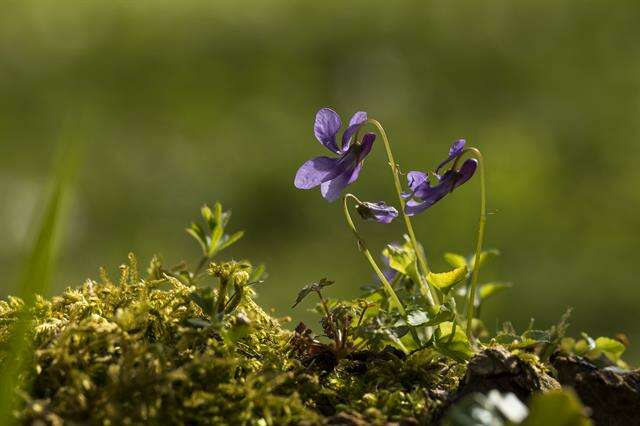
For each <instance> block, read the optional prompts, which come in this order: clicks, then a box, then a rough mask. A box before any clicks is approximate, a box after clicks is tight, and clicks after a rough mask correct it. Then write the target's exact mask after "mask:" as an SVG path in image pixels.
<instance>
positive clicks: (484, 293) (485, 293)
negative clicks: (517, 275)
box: [478, 282, 513, 301]
mask: <svg viewBox="0 0 640 426" xmlns="http://www.w3.org/2000/svg"><path fill="white" fill-rule="evenodd" d="M511 287H513V284H511V283H497V282H496V283H487V284H482V286H481V287H480V291H479V292H478V293H479V295H480V300H482V301H484V300H485V299H488V298H489V297H491V296H495V295H496V294H498V293H501V292H503V291H504V290H506V289H508V288H511Z"/></svg>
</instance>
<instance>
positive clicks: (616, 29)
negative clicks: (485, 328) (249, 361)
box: [0, 0, 640, 364]
mask: <svg viewBox="0 0 640 426" xmlns="http://www.w3.org/2000/svg"><path fill="white" fill-rule="evenodd" d="M2 9H3V12H2V14H0V200H1V203H0V271H1V273H2V282H3V287H2V293H4V294H7V293H10V292H11V290H12V285H13V284H14V283H15V282H16V280H17V277H18V276H19V274H20V265H21V260H22V257H23V255H24V253H25V248H26V247H28V242H29V237H30V235H31V234H32V232H31V230H30V226H31V223H32V217H33V215H34V213H36V212H37V207H38V205H39V201H38V200H39V199H40V198H41V196H42V191H43V188H45V187H46V184H47V178H48V176H49V174H50V171H51V163H52V158H53V157H54V154H55V151H56V145H57V144H58V142H59V141H60V140H64V139H65V138H76V139H78V140H81V142H82V145H83V149H82V158H81V160H80V162H79V168H78V170H77V173H76V179H75V183H74V186H73V190H72V194H71V200H70V204H69V208H68V209H67V215H66V218H67V219H66V221H65V226H64V229H63V230H64V240H63V244H62V246H61V248H60V254H59V260H58V266H57V273H56V276H55V280H54V281H55V287H56V289H55V290H56V291H58V290H60V289H61V288H63V287H65V286H68V285H78V284H80V283H81V282H82V281H83V280H84V279H85V278H87V277H96V276H97V268H98V267H99V266H100V265H105V266H106V267H107V268H109V270H110V271H112V274H115V271H116V270H117V266H118V265H119V264H120V263H121V262H123V261H124V260H125V259H126V255H127V253H128V252H129V251H134V252H135V253H137V254H138V256H139V258H140V259H141V261H144V262H146V261H148V260H149V259H150V257H151V255H152V254H154V253H160V254H162V255H163V257H164V259H165V261H166V262H167V263H174V262H175V263H177V262H178V261H180V260H182V259H185V260H188V261H192V262H193V261H195V259H196V258H197V255H198V249H197V246H196V245H195V243H194V242H192V241H190V239H189V238H188V237H187V236H186V234H185V233H184V231H183V228H184V227H185V226H186V225H187V224H188V223H189V222H190V221H191V220H192V219H194V218H196V215H197V213H198V208H199V207H200V205H202V204H203V203H205V202H213V201H215V200H220V201H222V202H223V204H224V205H225V206H226V207H229V208H232V209H233V219H232V221H231V229H232V230H234V229H240V228H242V229H245V230H246V232H247V234H246V237H245V238H244V239H243V240H242V241H241V242H240V243H238V244H237V245H236V246H235V247H234V248H233V249H232V250H230V251H229V252H228V253H226V254H225V256H226V257H235V258H249V259H251V260H253V261H255V262H265V263H266V264H267V266H268V270H269V273H270V278H269V280H268V282H267V283H265V284H264V285H263V287H262V288H261V289H260V300H261V303H262V304H264V305H265V306H267V307H271V308H274V309H275V312H276V315H279V316H284V315H292V316H293V317H294V319H295V320H299V319H305V320H310V318H311V317H310V315H309V314H308V313H307V312H306V311H305V309H306V308H309V307H310V305H311V302H309V303H308V304H307V305H305V306H301V307H298V308H296V310H294V311H291V310H290V308H289V307H290V305H291V303H292V300H293V299H294V297H295V294H296V291H297V289H298V288H300V287H301V286H302V285H304V284H306V283H308V282H309V281H312V280H316V279H318V278H320V277H324V276H327V277H329V278H332V279H335V280H336V281H337V284H336V286H334V287H333V288H332V289H331V291H330V292H329V293H330V295H332V296H352V295H355V294H356V293H357V291H358V287H359V286H361V285H362V284H366V283H368V282H370V281H371V276H372V273H371V272H370V270H369V269H368V267H367V264H366V262H365V261H364V259H363V258H362V257H361V255H360V253H359V252H358V251H357V249H356V246H355V244H354V241H353V239H352V236H351V235H350V234H349V232H348V230H347V228H346V225H345V223H344V220H343V217H342V215H341V210H340V206H339V203H335V204H327V203H326V202H325V201H324V200H322V199H321V197H320V194H319V191H315V190H314V191H299V190H296V189H295V188H294V187H293V176H294V173H295V171H296V169H297V168H298V167H299V165H300V164H302V163H303V162H304V161H305V160H307V159H308V158H310V157H311V156H315V155H320V154H323V153H324V152H323V148H322V147H321V146H320V145H319V144H318V143H317V142H316V141H315V139H314V138H313V134H312V125H313V118H314V114H315V112H316V110H317V109H318V108H319V107H322V106H332V107H334V108H335V109H336V110H338V111H339V112H341V113H342V115H343V120H347V119H348V117H349V116H350V115H351V114H352V113H353V112H354V111H356V110H360V109H363V110H366V111H368V112H369V113H370V115H371V116H373V117H375V118H377V119H378V120H380V121H381V122H382V123H383V124H384V125H385V127H386V129H387V132H388V134H389V136H390V138H391V142H392V144H393V146H394V149H395V152H396V156H397V158H398V161H399V163H400V165H401V167H402V169H403V170H405V171H406V170H411V169H428V168H432V167H434V166H435V165H436V164H437V163H438V162H439V160H440V159H442V158H443V156H444V155H445V154H446V151H447V149H448V147H449V144H450V143H451V142H452V141H453V140H454V139H456V138H460V137H465V138H467V139H468V140H469V141H471V142H472V143H473V144H474V145H477V146H478V147H480V148H481V149H482V150H483V152H484V154H485V157H486V160H487V177H488V189H489V203H488V205H489V210H490V211H491V212H492V214H491V216H490V217H489V222H488V227H487V240H486V244H487V246H488V247H495V248H499V249H500V250H501V251H502V256H501V257H500V258H499V259H498V260H497V261H495V262H493V264H491V265H489V266H488V267H487V268H486V269H484V270H483V272H482V276H481V279H483V280H490V279H500V280H504V281H510V282H513V283H514V288H513V289H512V290H511V291H510V292H508V293H504V294H503V295H501V296H500V297H498V298H496V299H495V300H493V301H491V302H489V304H488V306H486V308H485V310H484V312H483V318H484V319H485V321H486V322H487V324H488V325H489V326H490V327H491V328H493V327H495V324H497V323H498V322H500V321H503V320H507V319H508V320H511V321H513V322H514V324H515V325H516V326H518V327H520V328H522V327H524V326H526V324H527V323H528V321H529V319H530V318H531V317H534V318H535V319H536V321H537V323H538V325H540V326H549V325H550V324H552V323H554V322H555V321H557V319H558V318H559V317H560V315H561V314H562V313H563V312H564V310H565V309H566V308H567V307H568V306H573V307H574V308H575V309H574V313H573V317H572V324H573V325H572V328H571V331H572V333H574V334H578V333H579V332H580V331H583V330H584V331H588V332H589V333H590V334H592V335H595V336H597V335H605V334H606V335H611V334H613V333H616V332H625V333H626V334H627V335H628V336H629V338H630V340H631V342H632V346H631V353H630V356H628V358H629V359H630V360H631V361H632V362H633V363H635V364H637V363H638V361H639V360H640V322H638V321H637V311H638V301H639V300H640V283H639V282H638V278H637V276H638V275H637V265H638V262H639V260H640V254H639V252H638V249H639V248H640V245H639V243H638V236H639V235H640V214H638V212H639V211H640V190H639V189H638V184H639V183H640V167H638V161H639V158H640V143H639V139H640V120H639V114H640V49H639V47H638V46H640V26H639V25H638V22H640V4H639V3H638V2H637V1H635V0H628V1H625V0H619V1H616V2H614V3H611V2H604V1H583V0H575V1H551V0H527V1H518V2H513V1H508V0H490V1H484V2H476V1H471V0H463V1H458V2H453V3H452V2H450V1H444V0H440V1H424V0H420V1H406V2H389V1H372V0H367V1H359V0H358V1H349V2H344V1H333V0H327V1H324V2H304V1H299V0H271V1H257V0H251V1H244V2H238V1H230V0H228V1H221V0H217V1H194V0H182V1H137V2H131V1H112V2H98V1H95V2H84V1H67V0H60V1H57V2H49V1H33V0H5V1H3V3H2ZM385 161H386V160H385V157H384V152H383V149H382V145H381V144H378V145H377V146H376V147H375V148H374V152H373V153H372V155H371V157H370V159H369V160H368V162H367V164H366V166H365V169H364V171H363V173H362V175H361V179H360V181H358V182H357V183H356V184H355V185H353V186H352V188H351V189H352V190H353V191H354V192H356V193H358V194H359V195H360V196H361V197H362V198H364V199H370V200H378V199H385V200H387V201H394V192H393V185H392V182H391V176H390V173H389V170H388V168H387V166H386V164H385ZM478 198H479V197H478V182H477V179H476V180H474V181H473V182H472V183H470V184H467V185H465V186H464V187H462V188H461V189H460V190H459V191H456V192H455V193H454V194H453V195H452V196H450V197H449V198H448V199H447V200H446V201H444V202H442V203H440V204H438V205H437V206H436V207H434V208H433V209H431V210H429V211H428V213H427V214H424V215H422V216H419V217H417V218H416V220H415V227H416V229H417V233H418V235H419V237H420V238H421V239H422V241H423V243H424V244H425V246H426V249H427V251H428V255H429V257H430V259H431V262H432V263H433V265H434V267H435V269H441V268H444V267H445V264H444V262H443V261H442V254H443V253H444V252H446V251H456V252H461V253H469V252H471V251H472V249H473V245H474V241H475V230H476V224H477V211H478ZM362 229H363V232H364V234H365V235H367V236H368V237H369V239H370V240H371V246H373V247H377V248H378V249H381V248H382V246H383V244H384V242H386V241H393V240H398V239H399V238H400V237H401V234H402V232H403V229H402V227H401V222H398V223H394V224H392V225H389V226H382V225H378V224H363V225H362ZM311 321H312V323H313V322H314V321H313V320H311Z"/></svg>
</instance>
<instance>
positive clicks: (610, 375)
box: [0, 256, 640, 426]
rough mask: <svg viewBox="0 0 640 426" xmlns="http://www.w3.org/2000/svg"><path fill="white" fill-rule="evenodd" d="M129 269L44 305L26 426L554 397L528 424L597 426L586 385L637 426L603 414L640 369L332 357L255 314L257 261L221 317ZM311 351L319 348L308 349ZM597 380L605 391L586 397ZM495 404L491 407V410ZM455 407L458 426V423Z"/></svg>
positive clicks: (384, 349)
mask: <svg viewBox="0 0 640 426" xmlns="http://www.w3.org/2000/svg"><path fill="white" fill-rule="evenodd" d="M120 271H121V276H120V279H119V280H118V282H114V281H112V280H111V279H110V278H109V277H108V276H107V274H106V273H105V272H104V271H102V273H101V280H100V282H96V281H92V280H89V281H87V282H85V283H84V284H83V285H82V286H80V287H78V288H69V289H67V290H66V291H65V292H64V293H63V294H61V295H58V296H55V297H52V298H50V299H44V298H42V297H38V298H36V303H35V305H34V307H33V309H32V311H31V320H30V321H31V327H30V330H31V332H30V334H29V339H28V340H29V342H28V343H29V345H30V347H31V349H30V350H29V351H26V353H27V354H28V356H27V358H26V359H24V360H23V362H22V364H23V365H24V371H23V373H22V374H21V376H20V388H19V389H18V390H17V392H16V396H17V398H18V401H17V403H16V405H15V406H16V407H18V409H17V410H16V412H15V413H14V415H15V418H17V419H18V421H19V422H20V423H21V424H30V425H63V424H64V425H94V424H95V425H126V424H158V425H159V424H163V425H165V424H189V425H207V424H215V425H287V424H302V425H316V424H334V425H356V426H358V425H387V424H401V425H417V424H438V423H440V422H441V421H442V419H445V420H444V423H445V424H447V425H458V424H468V423H464V422H463V423H456V422H455V421H454V422H452V420H451V419H453V418H454V417H455V416H457V417H460V416H462V418H466V417H465V416H468V415H472V414H473V413H474V412H478V409H480V410H485V411H487V410H488V411H487V412H489V411H491V410H493V409H494V408H495V409H498V408H499V407H500V405H501V404H502V405H504V404H506V403H505V402H504V401H509V399H508V397H507V398H506V399H504V400H501V399H500V398H501V397H500V396H497V397H496V395H495V394H494V395H493V396H490V395H491V392H495V391H493V390H494V389H497V390H498V391H500V392H506V393H510V394H511V395H513V397H514V398H515V397H518V398H520V400H522V401H525V402H527V401H529V400H530V399H531V398H533V400H535V395H534V394H536V393H546V392H550V393H549V394H548V395H549V398H551V401H547V402H545V403H544V404H543V403H542V402H540V401H538V403H537V404H538V406H542V407H543V408H542V409H539V408H538V409H537V410H538V411H537V412H534V411H532V413H534V414H535V416H534V415H533V414H532V416H531V417H532V418H535V417H536V416H537V417H538V418H542V419H543V420H542V423H540V422H539V421H538V423H532V422H529V423H522V424H526V425H528V426H539V425H541V424H549V423H548V419H549V418H553V415H552V414H549V415H547V414H545V416H546V417H541V416H542V414H540V413H541V412H542V413H544V411H545V409H547V408H545V407H549V406H553V404H554V403H555V404H558V403H561V404H564V406H569V405H571V404H573V405H574V407H573V408H572V410H573V411H571V413H570V414H571V415H572V416H573V418H574V421H573V422H572V423H558V424H563V425H564V424H567V425H584V424H588V423H585V422H586V420H585V419H586V417H585V416H584V412H583V411H581V410H582V408H581V406H580V403H579V402H576V401H577V399H575V398H574V397H573V396H571V395H565V394H562V393H561V394H557V392H560V391H559V389H558V388H559V387H560V385H561V384H562V385H569V386H573V387H576V389H577V391H578V393H579V394H580V396H581V397H584V398H585V401H586V402H588V403H589V405H590V406H591V408H592V413H593V417H594V418H596V419H600V420H602V419H607V424H624V423H620V422H618V423H616V422H615V418H617V416H613V415H612V414H611V413H610V411H611V410H610V408H611V407H610V406H609V405H606V404H605V405H604V406H602V407H601V406H600V405H601V404H600V405H598V404H596V403H594V402H593V401H596V402H597V401H600V400H601V398H600V396H603V397H607V395H609V394H610V393H613V392H618V393H619V392H620V389H623V388H624V390H626V393H624V395H622V394H620V395H622V396H624V398H622V397H621V398H622V399H621V401H625V403H626V402H629V401H632V402H634V403H632V404H630V405H631V406H637V404H635V402H639V403H640V397H639V395H640V392H638V388H637V383H638V379H637V377H638V376H637V371H636V372H633V371H628V370H622V369H620V368H618V367H606V368H602V367H596V366H594V365H591V364H589V363H588V362H587V360H586V359H584V358H580V357H573V358H570V359H571V360H574V361H572V362H573V363H572V364H571V366H573V365H578V364H579V366H580V368H581V369H580V371H578V372H574V370H575V368H574V369H569V368H564V366H565V364H566V365H569V364H567V362H565V363H564V364H562V363H561V362H560V361H561V360H564V359H569V358H562V356H565V355H562V352H561V350H559V349H558V350H556V352H555V353H554V356H553V357H552V361H553V360H555V361H553V362H555V364H554V363H553V362H552V364H544V363H541V362H540V360H539V358H538V356H537V355H536V354H535V351H525V350H522V349H512V350H509V349H507V346H502V345H500V344H498V343H496V342H495V340H494V341H492V342H490V343H488V346H486V347H485V348H484V349H482V350H479V349H478V350H477V351H476V352H475V355H474V356H473V357H472V358H471V360H470V361H469V362H461V361H455V360H454V359H453V358H450V357H447V356H445V355H442V354H441V353H439V352H437V351H436V350H435V349H434V348H424V349H421V350H415V351H413V352H411V353H405V352H403V351H401V350H399V349H397V348H395V347H392V346H381V347H376V348H375V349H374V348H373V347H366V346H365V347H362V348H354V350H352V351H350V352H348V353H346V354H342V356H336V353H332V352H331V351H330V350H328V348H330V346H329V345H325V344H322V343H320V341H318V340H315V339H311V340H309V339H308V338H307V337H308V335H305V334H304V333H306V331H309V330H308V329H307V328H306V326H304V325H303V324H301V325H300V326H299V327H298V328H297V329H296V331H289V330H287V329H285V328H283V327H281V325H280V323H279V322H278V320H276V319H274V318H272V317H271V316H269V315H268V314H267V313H265V312H264V311H263V310H262V309H261V308H260V307H259V306H258V305H257V304H256V303H255V302H254V300H253V296H254V293H253V291H252V290H250V287H249V285H248V284H247V283H248V272H247V271H250V266H249V265H248V264H247V263H237V262H229V263H226V264H222V265H219V266H214V267H212V268H210V272H211V273H212V274H213V275H215V274H218V275H220V276H221V277H222V278H221V279H222V280H223V281H224V280H225V279H231V278H233V277H235V278H233V279H241V282H242V283H244V284H241V285H238V286H237V289H236V292H234V293H233V294H232V296H231V297H230V298H229V299H228V300H227V301H226V302H225V298H223V299H222V300H223V303H222V304H218V305H214V303H213V302H212V301H213V300H216V297H217V292H218V291H219V290H215V289H212V288H211V287H210V286H208V285H207V284H206V283H205V284H204V285H202V284H201V285H198V286H196V285H194V284H193V282H195V281H194V275H193V274H191V275H189V274H181V273H180V271H177V272H175V273H172V272H171V271H168V270H165V269H163V268H162V265H161V264H160V262H159V261H158V260H157V259H155V258H154V260H153V261H152V262H151V266H150V267H149V270H148V275H147V277H146V278H141V277H140V276H139V274H138V271H137V266H136V261H135V258H134V257H133V256H130V261H129V265H126V266H122V267H121V268H120ZM238 271H240V274H239V275H234V274H236V273H237V272H238ZM216 276H217V275H216ZM224 277H227V278H224ZM230 277H231V278H230ZM238 277H240V278H238ZM231 282H232V281H229V285H231ZM234 282H236V284H238V282H240V281H234ZM236 295H241V297H236ZM217 300H218V301H219V300H221V299H219V298H217ZM203 306H204V307H203ZM231 308H233V309H231ZM212 309H213V311H215V309H219V311H218V314H214V315H212V314H211V312H213V311H212ZM24 313H25V306H24V303H23V302H22V301H21V300H19V299H17V298H11V297H10V298H8V299H7V300H6V301H0V365H4V364H5V361H6V360H7V359H9V358H8V357H9V356H11V350H10V339H9V337H10V335H11V333H12V330H13V329H14V327H15V325H16V324H17V322H18V321H20V320H21V318H24V315H23V314H24ZM301 343H302V344H305V345H307V346H306V347H304V350H302V351H301V350H300V346H299V345H300V344H301ZM585 368H588V371H589V372H590V373H589V374H591V376H593V377H594V380H596V379H597V380H598V382H597V383H598V384H599V385H598V386H592V385H588V386H589V387H587V388H585V386H587V385H585V383H587V381H586V380H584V379H585V377H586V376H585V374H583V373H584V371H586V370H585ZM583 370H584V371H583ZM583 376H584V377H583ZM591 376H589V377H591ZM554 377H555V378H554ZM589 377H587V378H589ZM605 379H606V380H605ZM558 381H559V382H560V383H558ZM589 383H591V382H589ZM592 391H593V392H592ZM554 392H556V394H554ZM590 392H591V393H590ZM594 392H595V393H596V394H597V395H596V396H595V397H593V398H592V396H593V395H592V394H593V393H594ZM484 394H486V395H489V396H488V397H487V398H485V399H478V396H480V397H482V395H484ZM496 398H497V399H496ZM554 398H556V399H555V400H554ZM590 398H591V399H590ZM594 398H595V399H594ZM558 399H559V400H560V402H558ZM592 400H593V401H592ZM479 401H480V402H479ZM496 401H498V402H497V404H498V405H495V404H496ZM554 401H555V402H554ZM562 401H564V402H562ZM518 403H519V404H521V403H520V402H518ZM474 404H475V405H474ZM478 404H480V408H477V407H478ZM482 404H484V405H482ZM492 404H493V405H492ZM535 405H536V404H533V406H535ZM618 406H619V404H618V405H616V407H618ZM450 407H451V412H453V413H454V414H455V416H454V417H452V416H448V417H447V416H445V414H446V410H449V409H450ZM465 407H466V408H465ZM469 407H471V408H469ZM474 407H475V408H474ZM491 407H493V408H491ZM496 407H497V408H496ZM523 409H525V410H526V408H523ZM621 409H622V410H626V411H625V412H626V414H625V416H626V417H620V418H624V419H628V418H630V417H629V416H630V415H631V414H632V411H629V409H628V407H627V408H625V407H622V408H621ZM465 410H467V411H465ZM474 410H475V411H474ZM498 411H499V410H498ZM516 411H517V410H516ZM494 414H495V413H494ZM494 414H492V415H494ZM495 415H496V416H498V417H499V416H503V414H499V413H498V414H495ZM465 421H466V420H465ZM545 422H547V423H545ZM472 424H473V423H472ZM553 424H556V423H553Z"/></svg>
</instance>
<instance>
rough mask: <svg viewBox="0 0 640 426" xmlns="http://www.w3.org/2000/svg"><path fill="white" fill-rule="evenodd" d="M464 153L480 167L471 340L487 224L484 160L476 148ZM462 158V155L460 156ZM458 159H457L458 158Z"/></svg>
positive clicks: (470, 307) (470, 302)
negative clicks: (478, 218)
mask: <svg viewBox="0 0 640 426" xmlns="http://www.w3.org/2000/svg"><path fill="white" fill-rule="evenodd" d="M464 152H472V153H473V154H474V156H475V157H476V159H477V160H478V165H479V167H480V221H479V223H478V239H477V241H476V253H475V257H474V261H473V271H472V272H471V285H470V286H469V300H468V301H467V338H469V339H471V337H472V336H471V327H472V324H473V315H474V310H475V299H476V288H477V287H478V274H479V273H480V255H481V253H482V243H483V241H484V226H485V223H486V222H487V201H486V199H487V195H486V184H485V179H484V158H483V157H482V153H481V152H480V151H479V150H478V149H477V148H473V147H472V148H467V149H465V150H464V151H463V154H464ZM460 157H462V155H460ZM460 157H458V158H460Z"/></svg>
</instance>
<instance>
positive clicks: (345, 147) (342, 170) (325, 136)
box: [294, 108, 376, 202]
mask: <svg viewBox="0 0 640 426" xmlns="http://www.w3.org/2000/svg"><path fill="white" fill-rule="evenodd" d="M366 121H367V113H366V112H363V111H359V112H356V113H355V114H354V115H353V117H351V120H349V126H348V127H347V128H346V130H345V131H344V133H343V134H342V145H341V146H340V147H338V143H337V141H336V136H337V135H338V131H339V130H340V127H341V126H342V123H341V121H340V116H339V115H338V114H337V113H336V112H335V111H334V110H332V109H330V108H322V109H321V110H320V111H318V113H317V114H316V121H315V124H314V126H313V133H314V134H315V136H316V139H318V141H319V142H320V143H321V144H322V145H323V146H324V147H325V148H327V149H328V150H330V151H331V152H333V153H334V154H337V155H338V157H337V158H335V157H326V156H320V157H314V158H312V159H311V160H309V161H307V162H306V163H304V164H303V165H302V166H301V167H300V168H299V169H298V172H297V173H296V177H295V180H294V185H295V186H296V188H299V189H312V188H315V187H316V186H318V185H320V192H321V193H322V196H323V197H324V198H325V199H326V200H327V201H329V202H332V201H335V200H337V199H338V197H340V193H341V192H342V190H343V189H344V188H345V187H346V186H347V185H349V184H351V183H353V182H355V181H356V179H358V175H359V174H360V170H361V169H362V163H363V161H364V158H365V157H366V156H367V155H368V154H369V152H370V151H371V147H372V146H373V141H374V140H375V138H376V135H375V134H374V133H366V134H364V135H363V136H362V142H361V143H357V141H353V140H352V139H353V137H354V135H355V134H356V132H357V131H358V129H360V127H361V126H362V125H363V124H364V123H365V122H366Z"/></svg>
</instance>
